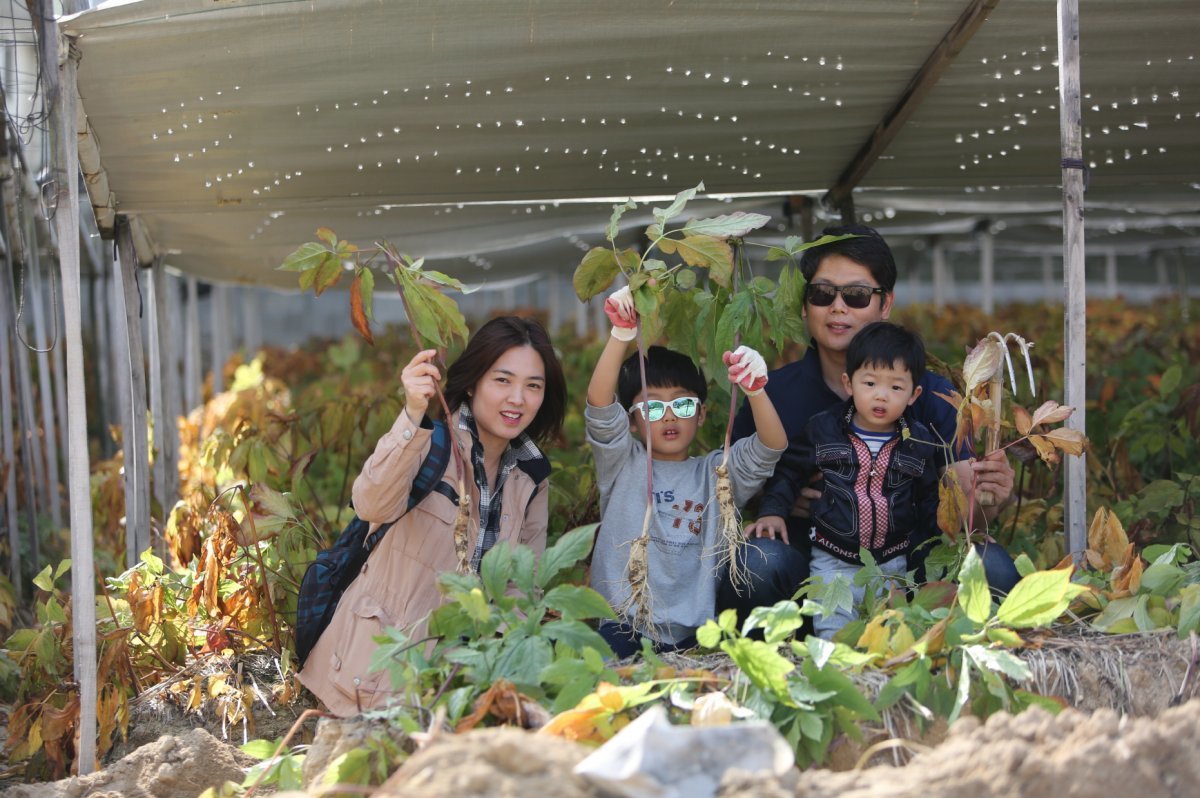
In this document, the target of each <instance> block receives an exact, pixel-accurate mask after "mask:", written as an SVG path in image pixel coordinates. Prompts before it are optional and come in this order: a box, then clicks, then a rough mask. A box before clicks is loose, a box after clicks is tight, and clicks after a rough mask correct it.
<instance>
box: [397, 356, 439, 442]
mask: <svg viewBox="0 0 1200 798" xmlns="http://www.w3.org/2000/svg"><path fill="white" fill-rule="evenodd" d="M436 356H437V350H436V349H425V350H422V351H420V352H417V354H416V355H414V356H413V359H412V360H410V361H408V365H407V366H405V367H404V370H403V371H401V372H400V382H401V383H402V384H403V385H404V410H405V412H407V413H408V417H409V418H410V419H412V421H413V423H414V424H420V423H421V419H422V418H424V417H425V411H426V410H427V409H428V408H429V402H430V400H431V399H433V397H434V396H435V395H436V394H437V386H438V383H439V382H441V379H442V373H441V372H440V371H438V368H437V366H435V365H433V359H434V357H436Z"/></svg>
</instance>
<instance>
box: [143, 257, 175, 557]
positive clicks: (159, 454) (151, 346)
mask: <svg viewBox="0 0 1200 798" xmlns="http://www.w3.org/2000/svg"><path fill="white" fill-rule="evenodd" d="M161 273H162V265H161V264H160V263H157V262H156V263H155V264H154V266H153V267H151V271H150V272H149V273H148V277H149V278H150V279H148V280H146V304H147V305H148V311H147V313H146V314H145V317H146V348H147V355H148V358H149V361H150V369H149V372H148V373H147V375H146V376H147V377H148V378H149V382H150V385H149V387H150V418H151V426H152V429H153V430H154V436H153V442H152V443H151V450H152V452H153V459H154V463H153V465H152V466H151V471H150V473H151V479H152V484H153V486H154V499H155V501H156V502H158V509H159V521H160V525H159V528H160V529H162V528H163V527H164V526H165V525H166V518H167V513H168V511H169V508H168V507H167V494H166V487H167V463H166V457H165V455H164V452H163V448H164V447H163V440H164V438H165V437H166V436H167V420H166V416H167V414H166V412H165V411H164V408H163V351H162V336H161V334H160V331H159V326H158V325H159V318H160V316H159V306H160V305H161V304H162V301H163V298H162V296H161V294H160V288H161V284H160V281H159V275H160V274H161ZM151 515H153V513H151ZM151 537H152V538H153V537H154V536H151ZM154 542H156V543H157V542H161V541H154ZM162 555H163V552H161V551H160V552H159V556H160V557H161V556H162Z"/></svg>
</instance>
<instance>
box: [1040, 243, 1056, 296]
mask: <svg viewBox="0 0 1200 798" xmlns="http://www.w3.org/2000/svg"><path fill="white" fill-rule="evenodd" d="M1054 293H1055V291H1054V256H1053V255H1051V254H1050V253H1048V252H1047V253H1045V254H1044V255H1042V296H1044V297H1045V298H1046V304H1048V305H1049V304H1053V302H1054Z"/></svg>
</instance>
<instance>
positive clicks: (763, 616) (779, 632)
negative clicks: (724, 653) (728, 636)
mask: <svg viewBox="0 0 1200 798" xmlns="http://www.w3.org/2000/svg"><path fill="white" fill-rule="evenodd" d="M803 624H804V617H803V616H802V615H801V614H800V607H799V605H798V604H796V602H794V601H780V602H778V603H776V604H775V605H774V606H771V607H755V608H754V609H753V610H751V611H750V615H749V616H748V617H747V618H746V622H745V623H744V624H742V635H748V634H750V631H751V630H752V629H762V630H763V639H764V640H766V642H768V643H780V642H782V641H784V640H786V639H787V638H788V637H790V636H791V634H792V632H794V631H796V630H797V629H799V628H800V627H801V626H802V625H803Z"/></svg>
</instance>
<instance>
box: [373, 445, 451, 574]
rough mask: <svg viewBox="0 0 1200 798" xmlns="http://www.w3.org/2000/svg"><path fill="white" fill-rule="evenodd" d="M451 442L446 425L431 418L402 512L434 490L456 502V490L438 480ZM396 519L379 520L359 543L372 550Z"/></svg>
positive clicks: (447, 458) (442, 475)
mask: <svg viewBox="0 0 1200 798" xmlns="http://www.w3.org/2000/svg"><path fill="white" fill-rule="evenodd" d="M451 445H452V444H451V442H450V429H449V427H447V426H446V424H445V422H443V421H434V422H433V436H432V438H430V445H429V452H428V453H427V454H426V455H425V459H424V460H423V461H421V467H420V468H419V469H417V475H416V476H415V477H413V484H412V489H411V490H410V491H409V493H408V507H406V508H405V510H404V513H407V512H408V511H409V510H411V509H412V508H414V507H416V506H417V505H418V504H420V503H421V502H423V501H425V497H426V496H428V495H429V494H430V493H433V492H434V491H437V492H438V493H440V494H442V495H443V496H446V498H448V499H450V501H452V502H454V503H455V504H458V495H457V493H456V491H455V490H454V489H453V488H451V487H449V486H447V485H445V483H443V482H442V477H444V476H445V475H446V466H447V465H449V463H450V454H451V452H450V446H451ZM447 491H448V492H447ZM403 517H404V514H403V513H402V514H401V516H400V518H403ZM400 518H397V519H396V521H399V520H400ZM396 521H389V522H387V523H386V524H380V525H379V528H378V529H376V530H375V531H374V532H372V533H371V534H369V535H367V537H366V539H365V540H364V541H363V546H364V547H365V548H366V550H367V551H368V552H371V551H374V550H375V547H376V546H377V545H379V541H380V540H381V539H382V538H383V536H384V535H385V534H387V531H388V530H389V529H391V528H392V524H394V523H396Z"/></svg>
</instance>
